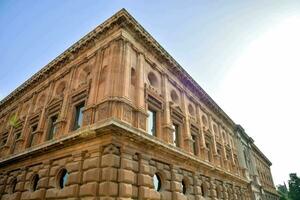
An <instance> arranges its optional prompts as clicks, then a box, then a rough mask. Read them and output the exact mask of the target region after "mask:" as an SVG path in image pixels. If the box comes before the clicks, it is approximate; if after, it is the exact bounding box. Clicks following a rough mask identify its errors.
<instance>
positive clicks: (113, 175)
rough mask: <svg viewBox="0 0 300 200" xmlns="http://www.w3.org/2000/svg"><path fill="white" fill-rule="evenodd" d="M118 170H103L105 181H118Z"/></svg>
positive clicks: (108, 168) (107, 168) (109, 168)
mask: <svg viewBox="0 0 300 200" xmlns="http://www.w3.org/2000/svg"><path fill="white" fill-rule="evenodd" d="M117 176H118V169H116V168H111V167H106V168H103V169H102V180H103V181H117Z"/></svg>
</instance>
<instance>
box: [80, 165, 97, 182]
mask: <svg viewBox="0 0 300 200" xmlns="http://www.w3.org/2000/svg"><path fill="white" fill-rule="evenodd" d="M99 178H100V169H99V168H94V169H89V170H87V171H85V172H83V179H82V180H83V183H86V182H94V181H99Z"/></svg>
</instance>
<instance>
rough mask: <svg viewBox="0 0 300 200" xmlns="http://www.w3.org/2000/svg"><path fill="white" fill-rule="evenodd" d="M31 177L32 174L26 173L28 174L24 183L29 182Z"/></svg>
mask: <svg viewBox="0 0 300 200" xmlns="http://www.w3.org/2000/svg"><path fill="white" fill-rule="evenodd" d="M32 175H33V172H28V173H27V174H26V181H30V179H31V177H32Z"/></svg>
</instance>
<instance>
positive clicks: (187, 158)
mask: <svg viewBox="0 0 300 200" xmlns="http://www.w3.org/2000/svg"><path fill="white" fill-rule="evenodd" d="M108 132H112V133H113V134H117V135H123V136H126V137H130V141H135V142H137V143H144V144H145V145H148V146H149V147H153V149H159V150H160V151H163V152H166V153H167V154H168V155H170V156H174V158H176V159H177V160H179V161H181V162H182V161H184V162H188V163H192V164H194V165H195V166H199V168H202V169H206V170H209V171H211V172H217V173H218V174H219V175H224V176H226V177H227V178H230V179H232V180H235V181H237V182H239V183H241V184H248V183H249V182H248V181H247V180H246V179H245V178H243V177H240V176H237V175H235V174H232V173H230V172H227V171H224V170H223V169H221V168H218V167H215V166H213V165H211V164H210V163H208V162H206V161H203V160H201V159H200V158H196V157H195V156H192V155H191V154H189V153H187V152H185V151H182V149H179V148H177V147H174V146H173V145H170V144H166V143H165V142H163V141H161V140H159V139H158V138H156V137H152V136H149V135H148V134H146V132H144V131H142V130H140V129H137V128H134V127H132V126H130V125H129V124H127V123H125V122H122V121H120V120H118V119H115V118H109V119H107V120H105V121H102V122H98V123H95V124H93V125H92V126H89V127H86V128H83V129H79V130H77V131H74V133H73V134H69V135H66V136H64V137H63V138H60V139H57V140H53V141H48V142H45V143H43V144H41V145H38V146H36V147H32V148H30V149H28V150H26V151H23V152H20V153H17V154H14V155H11V156H9V157H4V158H3V159H0V167H2V166H7V165H10V164H11V163H13V162H17V161H21V160H25V159H28V158H30V157H34V156H39V155H41V154H45V153H48V152H52V151H56V150H57V149H62V148H64V147H66V146H71V145H75V144H78V143H82V142H85V141H87V140H91V139H95V138H98V137H99V136H100V135H105V134H106V133H108ZM144 148H145V146H144Z"/></svg>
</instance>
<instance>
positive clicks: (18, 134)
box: [12, 132, 21, 153]
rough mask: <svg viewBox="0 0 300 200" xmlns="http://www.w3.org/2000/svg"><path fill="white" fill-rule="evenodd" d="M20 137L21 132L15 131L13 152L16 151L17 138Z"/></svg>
mask: <svg viewBox="0 0 300 200" xmlns="http://www.w3.org/2000/svg"><path fill="white" fill-rule="evenodd" d="M20 137H21V132H17V133H15V136H14V142H13V144H12V152H13V153H14V152H15V148H16V143H17V140H18V139H19V138H20Z"/></svg>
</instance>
